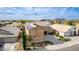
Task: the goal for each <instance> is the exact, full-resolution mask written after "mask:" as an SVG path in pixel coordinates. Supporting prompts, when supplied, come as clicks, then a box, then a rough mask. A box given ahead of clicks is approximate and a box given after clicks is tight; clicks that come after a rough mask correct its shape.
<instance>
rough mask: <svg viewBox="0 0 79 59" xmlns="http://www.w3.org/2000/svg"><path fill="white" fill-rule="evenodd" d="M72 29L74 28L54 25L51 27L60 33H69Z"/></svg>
mask: <svg viewBox="0 0 79 59" xmlns="http://www.w3.org/2000/svg"><path fill="white" fill-rule="evenodd" d="M72 27H73V26H69V25H64V24H53V25H51V28H53V29H55V30H56V31H58V32H67V31H68V30H69V29H71V28H72Z"/></svg>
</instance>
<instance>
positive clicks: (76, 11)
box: [0, 7, 79, 20]
mask: <svg viewBox="0 0 79 59" xmlns="http://www.w3.org/2000/svg"><path fill="white" fill-rule="evenodd" d="M55 18H65V19H79V7H0V20H14V19H16V20H18V19H26V20H29V19H31V20H40V19H55Z"/></svg>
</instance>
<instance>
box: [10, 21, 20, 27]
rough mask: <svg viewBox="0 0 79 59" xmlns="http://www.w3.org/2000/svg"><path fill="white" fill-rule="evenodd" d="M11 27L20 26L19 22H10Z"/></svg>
mask: <svg viewBox="0 0 79 59" xmlns="http://www.w3.org/2000/svg"><path fill="white" fill-rule="evenodd" d="M10 25H11V26H12V27H17V28H19V27H20V26H21V22H13V23H12V24H10Z"/></svg>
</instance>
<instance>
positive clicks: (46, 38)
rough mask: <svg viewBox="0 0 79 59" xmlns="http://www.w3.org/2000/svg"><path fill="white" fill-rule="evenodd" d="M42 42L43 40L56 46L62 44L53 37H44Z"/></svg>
mask: <svg viewBox="0 0 79 59" xmlns="http://www.w3.org/2000/svg"><path fill="white" fill-rule="evenodd" d="M44 40H45V41H51V42H53V44H54V45H56V44H61V43H62V42H61V41H59V40H58V39H57V38H55V37H54V36H53V35H46V36H45V37H44Z"/></svg>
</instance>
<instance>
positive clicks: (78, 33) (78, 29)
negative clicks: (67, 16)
mask: <svg viewBox="0 0 79 59" xmlns="http://www.w3.org/2000/svg"><path fill="white" fill-rule="evenodd" d="M76 34H77V35H78V36H79V24H76Z"/></svg>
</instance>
